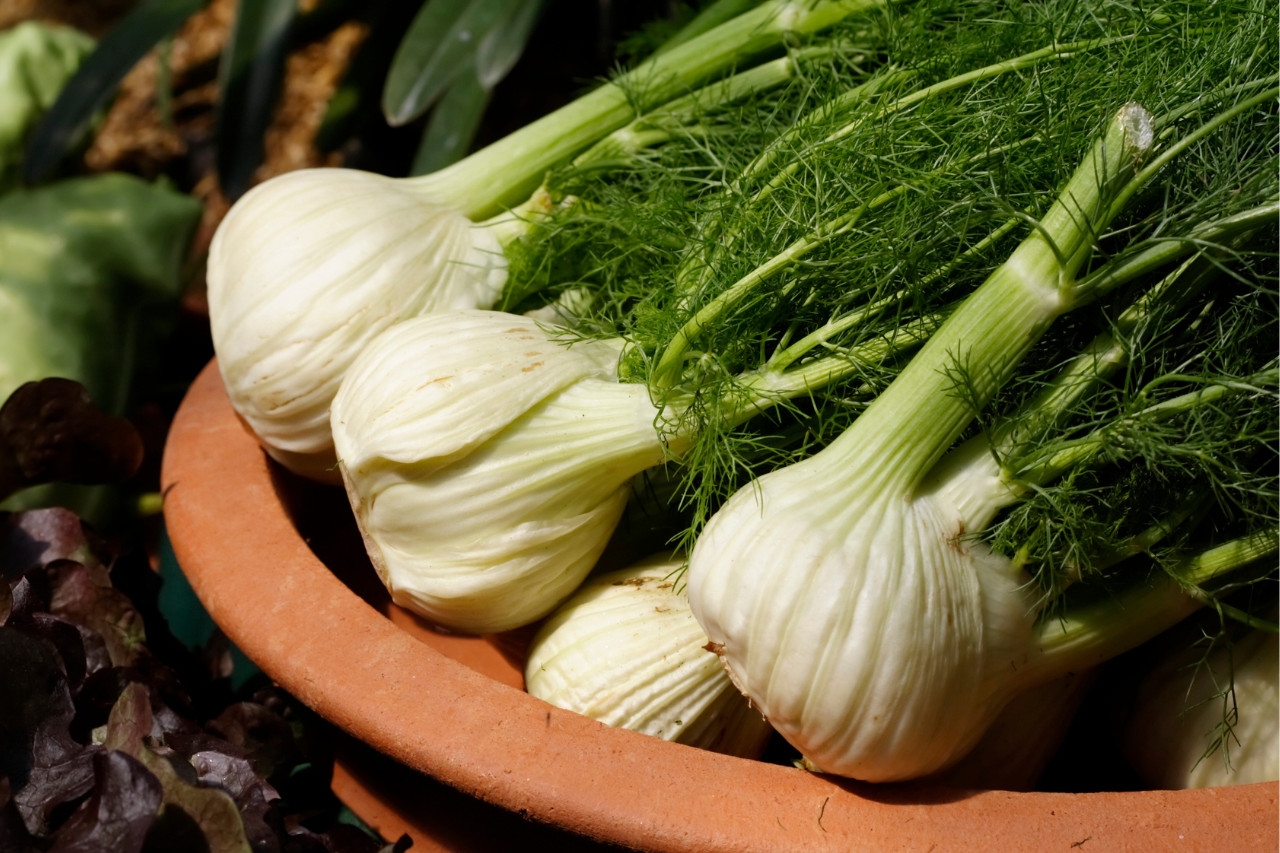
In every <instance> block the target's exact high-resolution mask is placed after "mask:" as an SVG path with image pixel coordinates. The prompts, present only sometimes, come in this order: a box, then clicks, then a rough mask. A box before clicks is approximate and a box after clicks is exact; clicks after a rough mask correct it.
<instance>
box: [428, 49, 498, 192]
mask: <svg viewBox="0 0 1280 853" xmlns="http://www.w3.org/2000/svg"><path fill="white" fill-rule="evenodd" d="M489 94H490V90H489V89H487V88H486V87H485V86H483V85H481V83H480V80H479V79H478V78H477V77H476V75H475V74H471V73H469V74H464V75H462V76H461V77H459V78H458V79H457V80H455V81H454V83H453V85H452V86H450V87H449V89H448V90H447V91H446V92H445V93H444V96H443V97H441V98H440V102H439V103H438V104H436V108H435V109H434V110H432V112H431V119H430V121H429V122H428V123H427V129H426V132H425V133H423V135H422V142H421V144H420V145H419V146H418V153H417V154H415V155H414V158H413V168H412V169H411V170H410V173H411V174H414V175H425V174H428V173H429V172H434V171H436V170H437V169H442V168H444V167H445V166H448V165H449V164H450V163H452V162H454V161H456V160H458V159H460V158H461V157H462V155H463V154H465V153H467V149H468V148H469V147H470V146H471V141H472V140H473V139H475V135H476V129H477V128H478V127H479V126H480V120H481V118H483V117H484V111H485V108H486V107H487V106H488V105H489Z"/></svg>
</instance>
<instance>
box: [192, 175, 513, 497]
mask: <svg viewBox="0 0 1280 853" xmlns="http://www.w3.org/2000/svg"><path fill="white" fill-rule="evenodd" d="M505 281H506V258H505V256H504V255H503V253H502V247H501V245H500V244H499V242H498V240H497V237H496V236H495V235H494V233H493V232H492V229H488V228H485V227H483V226H480V225H476V224H474V223H472V222H471V221H470V220H469V219H467V218H466V217H465V216H463V215H462V214H461V213H459V212H457V211H455V210H453V209H451V208H449V207H447V206H444V205H441V204H437V203H435V202H433V201H432V200H431V199H430V198H429V197H426V196H424V195H423V194H422V193H421V192H420V191H415V190H414V189H413V185H412V184H411V183H407V182H405V181H403V180H395V179H391V178H387V177H383V176H381V175H375V174H372V173H369V172H361V171H357V170H353V169H304V170H300V171H296V172H290V173H287V174H284V175H281V176H279V177H276V178H273V179H271V180H269V181H266V182H264V183H263V184H260V185H259V186H257V187H255V188H254V189H253V190H251V191H250V192H249V193H247V194H246V195H245V196H244V197H243V198H241V199H240V200H239V201H238V202H236V204H235V205H234V206H233V207H232V208H231V211H230V213H229V214H228V215H227V217H226V219H225V220H224V221H223V222H222V224H221V225H220V226H219V228H218V231H217V233H216V234H215V235H214V239H213V242H212V244H211V245H210V249H209V263H208V285H209V319H210V325H211V328H212V332H213V343H214V350H215V353H216V354H217V357H218V365H219V368H220V370H221V372H222V378H223V381H224V382H225V384H226V386H227V391H228V394H229V395H230V397H231V403H232V405H233V406H234V407H235V409H236V411H237V412H238V413H239V414H240V416H241V417H242V418H244V420H245V422H246V423H248V425H249V427H250V428H251V429H252V430H253V431H254V432H255V433H256V434H257V436H258V437H259V439H260V440H261V442H262V444H263V446H264V447H265V448H266V450H267V452H268V453H270V454H271V455H272V456H273V457H274V458H276V459H277V460H278V461H280V462H281V463H282V464H284V465H285V466H286V467H288V468H290V469H291V470H293V471H295V472H296V473H299V474H303V475H305V476H309V477H313V478H315V479H320V480H329V481H333V482H336V481H337V479H338V475H337V472H336V470H335V469H334V456H333V442H332V438H331V436H330V433H329V406H330V404H331V402H332V400H333V396H334V394H336V393H337V390H338V385H339V383H340V382H341V381H342V377H343V375H344V374H345V373H346V371H347V369H348V368H349V367H350V365H351V362H352V360H353V359H354V358H355V357H356V356H357V355H358V354H359V353H360V351H361V350H363V349H364V347H365V345H366V344H367V343H368V342H369V341H370V340H372V339H373V338H374V337H375V336H377V335H378V334H379V333H381V332H382V331H383V330H384V329H386V328H388V327H390V326H391V325H393V324H395V323H397V322H400V321H401V320H403V319H406V318H409V317H415V316H419V315H422V314H425V313H428V312H432V311H439V310H446V309H454V308H476V307H488V306H489V305H491V304H493V301H494V300H495V299H496V298H497V296H498V294H499V293H500V292H501V289H502V286H503V284H504V283H505Z"/></svg>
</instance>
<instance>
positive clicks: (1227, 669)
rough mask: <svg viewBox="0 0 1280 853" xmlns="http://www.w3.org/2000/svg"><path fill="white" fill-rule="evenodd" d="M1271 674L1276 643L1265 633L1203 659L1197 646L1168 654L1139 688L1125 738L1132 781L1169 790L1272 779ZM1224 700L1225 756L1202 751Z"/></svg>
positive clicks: (1277, 682)
mask: <svg viewBox="0 0 1280 853" xmlns="http://www.w3.org/2000/svg"><path fill="white" fill-rule="evenodd" d="M1272 618H1273V619H1274V618H1275V614H1274V613H1273V614H1272ZM1278 668H1280V639H1277V637H1276V635H1275V634H1272V633H1270V632H1266V631H1251V632H1249V633H1248V634H1247V635H1246V636H1245V637H1244V638H1242V639H1239V640H1237V641H1236V642H1235V644H1234V645H1233V646H1231V647H1230V648H1228V647H1226V646H1225V645H1224V646H1218V647H1216V648H1215V649H1214V650H1213V651H1211V652H1210V653H1209V655H1208V656H1207V658H1206V657H1205V656H1204V649H1203V648H1201V647H1192V648H1190V649H1187V650H1186V651H1184V652H1181V653H1179V654H1174V655H1170V656H1169V657H1168V658H1167V659H1166V660H1165V661H1163V662H1161V664H1159V665H1158V666H1156V667H1155V669H1154V670H1153V671H1152V672H1151V674H1150V675H1149V676H1148V677H1147V678H1146V679H1144V681H1143V683H1142V684H1141V686H1140V689H1139V691H1138V699H1137V702H1136V704H1135V707H1134V709H1133V717H1132V719H1131V721H1130V723H1129V725H1128V728H1127V731H1126V733H1125V754H1126V756H1127V757H1128V758H1129V761H1130V763H1132V764H1133V766H1134V768H1135V769H1136V770H1137V771H1138V774H1139V776H1141V777H1142V779H1143V780H1144V781H1145V782H1147V783H1148V784H1149V785H1152V786H1154V787H1159V788H1174V789H1179V788H1216V787H1220V786H1223V785H1247V784H1250V783H1254V782H1271V781H1275V780H1276V779H1278V778H1280V676H1278V674H1277V673H1278V671H1280V670H1278ZM1228 689H1230V690H1231V693H1230V695H1228V694H1227V693H1226V691H1227V690H1228ZM1232 702H1234V709H1235V715H1234V718H1233V719H1232V726H1231V734H1230V736H1229V737H1228V739H1227V741H1226V743H1225V750H1224V747H1223V746H1219V747H1218V748H1217V749H1215V750H1214V751H1213V752H1208V750H1209V748H1210V746H1211V745H1212V743H1213V738H1214V736H1216V735H1217V734H1218V733H1219V731H1220V728H1221V726H1222V724H1223V720H1224V719H1226V716H1227V714H1228V711H1229V709H1230V707H1231V706H1230V704H1229V703H1232ZM1206 753H1208V754H1206Z"/></svg>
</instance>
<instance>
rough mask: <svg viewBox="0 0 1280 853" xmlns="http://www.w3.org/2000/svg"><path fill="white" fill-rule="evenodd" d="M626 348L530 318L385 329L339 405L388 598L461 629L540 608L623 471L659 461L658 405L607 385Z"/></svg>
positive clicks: (419, 322)
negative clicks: (564, 336) (559, 335)
mask: <svg viewBox="0 0 1280 853" xmlns="http://www.w3.org/2000/svg"><path fill="white" fill-rule="evenodd" d="M619 352H620V344H619V343H617V342H612V341H584V342H580V343H575V344H573V345H569V344H566V343H563V342H561V341H557V340H556V339H555V336H554V334H553V333H552V332H551V331H550V330H548V329H546V328H544V327H543V326H541V325H539V324H538V323H537V322H536V321H534V320H533V319H531V318H528V317H521V316H515V315H511V314H504V313H501V312H491V311H453V312H444V313H439V314H433V315H428V316H425V317H421V318H417V319H415V320H410V321H406V322H404V323H402V324H400V325H398V326H395V327H393V328H392V329H390V330H389V331H387V332H386V333H385V334H383V335H382V336H381V337H379V338H377V339H376V340H375V341H374V342H372V343H371V344H370V345H369V346H368V347H367V348H366V349H365V351H364V352H363V353H361V355H360V357H359V358H358V359H357V360H356V362H355V363H354V364H353V365H352V367H351V369H350V371H349V372H348V375H347V378H346V379H345V380H344V382H343V384H342V386H341V388H340V389H339V392H338V395H337V397H336V398H335V399H334V402H333V414H332V426H333V436H334V442H335V445H336V448H337V452H338V459H339V469H340V470H341V472H342V477H343V480H344V482H345V484H346V488H347V493H348V496H349V498H350V500H351V505H352V507H353V509H354V511H355V516H356V520H357V522H358V524H359V527H360V530H361V533H362V535H363V536H364V539H365V545H366V548H367V550H368V552H369V555H370V558H371V560H372V561H373V564H374V566H375V567H376V568H377V570H378V572H379V575H380V576H381V578H382V580H383V582H384V583H385V584H386V586H387V588H388V589H389V590H390V592H391V594H392V597H393V598H394V600H395V601H396V602H397V603H398V604H401V605H402V606H405V607H407V608H409V609H412V610H414V611H416V612H418V613H420V614H422V615H423V616H426V617H427V618H428V619H431V620H432V621H434V622H436V623H438V624H441V625H443V626H446V627H449V628H452V629H454V630H458V631H466V632H471V633H484V632H492V631H502V630H507V629H510V628H515V627H519V626H521V625H525V624H528V623H530V622H533V621H535V620H536V619H539V618H541V617H542V616H544V615H546V614H547V613H548V612H549V611H551V609H552V608H554V607H555V606H556V605H557V604H558V603H559V602H560V601H562V600H563V599H564V598H565V597H567V596H568V595H569V594H570V593H571V592H573V590H574V589H575V588H576V587H577V586H578V584H579V583H581V581H582V579H583V578H584V577H585V576H586V575H587V573H588V572H589V571H590V570H591V568H592V567H593V566H594V564H595V562H596V559H597V558H598V557H599V555H600V553H601V551H603V549H604V546H605V544H606V543H607V541H608V539H609V538H610V536H611V535H612V533H613V530H614V528H615V526H616V525H617V522H618V519H619V517H620V516H621V514H622V511H623V509H624V507H625V505H626V502H627V499H628V497H629V495H630V493H631V485H630V481H631V479H632V477H633V476H634V475H635V474H637V473H639V472H640V471H643V470H645V469H646V468H649V467H652V466H654V465H656V464H658V463H659V462H661V461H662V459H663V458H664V454H665V453H666V449H665V446H664V443H663V440H662V438H661V436H660V435H659V433H658V431H657V430H656V429H655V426H654V419H655V417H656V415H657V412H656V409H655V407H654V406H653V404H652V403H651V402H650V400H649V395H648V391H647V389H646V388H645V387H644V386H641V385H626V384H620V383H619V382H618V381H617V372H616V370H617V360H618V356H619Z"/></svg>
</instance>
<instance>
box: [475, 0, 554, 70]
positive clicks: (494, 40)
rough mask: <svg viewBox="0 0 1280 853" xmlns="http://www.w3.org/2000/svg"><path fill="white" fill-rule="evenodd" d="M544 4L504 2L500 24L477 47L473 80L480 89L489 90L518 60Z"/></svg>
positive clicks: (523, 0) (541, 1) (541, 0)
mask: <svg viewBox="0 0 1280 853" xmlns="http://www.w3.org/2000/svg"><path fill="white" fill-rule="evenodd" d="M545 5H546V3H545V2H544V0H506V6H507V9H506V10H505V11H504V13H503V15H502V19H501V20H502V21H503V25H502V26H498V27H494V28H493V29H492V30H490V31H489V32H488V33H487V34H486V35H485V37H484V38H482V39H481V40H480V45H479V46H478V47H477V48H476V77H477V78H478V80H479V82H480V85H481V86H483V87H484V88H486V89H492V88H493V87H494V86H496V85H498V83H499V82H500V81H501V80H502V78H504V77H506V76H507V74H508V72H510V71H511V69H512V67H513V66H515V64H516V62H517V61H519V59H520V56H521V54H523V53H524V48H525V45H526V44H528V43H529V34H530V33H532V32H533V28H534V25H535V24H537V23H538V19H539V18H541V17H542V10H543V8H544V6H545Z"/></svg>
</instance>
